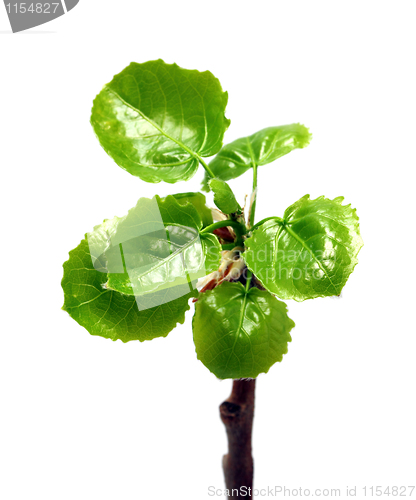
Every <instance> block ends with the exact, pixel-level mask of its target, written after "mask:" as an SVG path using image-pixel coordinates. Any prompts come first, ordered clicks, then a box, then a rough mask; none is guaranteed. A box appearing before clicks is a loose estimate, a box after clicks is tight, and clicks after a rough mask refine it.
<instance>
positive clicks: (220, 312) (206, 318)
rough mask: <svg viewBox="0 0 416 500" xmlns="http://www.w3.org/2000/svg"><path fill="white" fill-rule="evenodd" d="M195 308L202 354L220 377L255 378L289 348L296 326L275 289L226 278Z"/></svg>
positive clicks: (196, 337) (196, 334) (197, 344)
mask: <svg viewBox="0 0 416 500" xmlns="http://www.w3.org/2000/svg"><path fill="white" fill-rule="evenodd" d="M195 306H196V307H195V315H194V318H193V336H194V342H195V347H196V353H197V357H198V359H199V360H200V361H202V363H203V364H204V365H205V366H206V367H207V368H208V369H209V370H210V371H211V372H212V373H214V374H215V375H216V376H217V377H218V378H220V379H226V378H233V379H236V378H255V377H257V375H259V373H267V372H268V370H269V368H270V367H271V366H272V365H273V364H274V363H276V362H277V361H281V360H282V358H283V354H285V353H286V352H287V343H288V342H290V341H291V337H290V334H289V332H290V330H291V329H292V328H293V327H294V326H295V324H294V323H293V321H292V320H291V319H290V318H289V317H288V316H287V309H286V304H284V303H283V302H280V301H279V300H277V299H276V298H275V297H274V296H273V295H271V294H270V293H268V292H266V291H261V290H259V289H258V288H251V289H250V290H249V291H248V292H246V290H245V289H244V287H243V286H242V285H241V283H229V282H224V283H223V284H221V285H220V286H219V287H217V288H214V289H213V290H211V291H207V292H204V293H201V294H200V295H199V298H198V301H197V302H196V304H195Z"/></svg>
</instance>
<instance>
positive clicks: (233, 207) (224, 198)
mask: <svg viewBox="0 0 416 500" xmlns="http://www.w3.org/2000/svg"><path fill="white" fill-rule="evenodd" d="M209 186H210V188H211V190H212V191H213V193H214V203H215V204H216V205H217V207H218V208H219V209H220V210H221V211H222V212H224V213H225V214H233V213H236V212H241V207H240V205H239V204H238V202H237V200H236V199H235V196H234V193H233V192H232V190H231V188H230V186H229V185H228V184H227V183H226V182H224V181H221V180H219V179H211V180H210V181H209Z"/></svg>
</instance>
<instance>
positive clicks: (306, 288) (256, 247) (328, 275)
mask: <svg viewBox="0 0 416 500" xmlns="http://www.w3.org/2000/svg"><path fill="white" fill-rule="evenodd" d="M342 201H343V198H342V197H339V198H335V199H334V200H328V199H327V198H324V197H323V196H321V197H319V198H317V199H315V200H311V199H310V198H309V195H306V196H304V197H303V198H301V199H300V200H299V201H297V202H296V203H294V204H293V205H291V206H290V207H289V208H288V209H287V210H286V212H285V215H284V221H281V220H280V221H279V220H271V221H267V222H265V223H264V224H263V225H261V226H260V227H259V228H258V229H255V230H254V232H253V236H252V237H251V238H249V239H247V240H246V242H245V243H246V248H247V250H246V252H245V253H244V260H245V261H246V263H247V265H248V267H249V268H250V269H251V270H252V271H253V272H254V274H255V275H256V276H257V278H258V279H259V280H260V281H261V282H262V284H263V286H264V287H265V288H266V289H267V290H269V291H270V292H272V293H275V294H276V295H278V296H279V297H280V298H282V299H295V300H298V301H302V300H305V299H312V298H315V297H326V296H331V295H339V294H340V293H341V290H342V288H343V286H344V285H345V283H346V282H347V279H348V277H349V275H350V274H351V273H352V271H353V269H354V267H355V265H356V264H357V254H358V252H359V250H360V248H361V247H362V245H363V243H362V239H361V236H360V233H359V224H358V216H357V215H356V211H355V209H352V208H351V206H350V205H345V206H344V205H342Z"/></svg>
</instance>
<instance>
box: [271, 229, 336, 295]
mask: <svg viewBox="0 0 416 500" xmlns="http://www.w3.org/2000/svg"><path fill="white" fill-rule="evenodd" d="M281 227H282V228H283V229H284V230H285V231H287V232H288V233H289V234H290V235H291V236H292V237H293V238H295V240H297V241H298V242H299V243H300V244H301V245H302V246H303V248H304V249H305V250H307V252H309V254H310V255H311V256H312V258H313V260H314V261H315V262H316V263H317V264H318V266H319V269H320V270H321V271H322V272H323V273H324V274H325V276H326V277H327V278H328V280H329V282H330V283H331V286H332V288H333V289H334V290H335V293H336V294H338V290H337V289H336V287H335V285H334V284H333V282H332V280H331V278H330V277H329V274H328V273H327V272H326V270H325V268H324V267H323V266H322V264H321V263H320V262H319V260H318V259H317V257H316V255H315V254H314V253H313V251H312V249H311V248H309V245H307V244H306V242H305V241H304V240H303V239H302V238H301V237H300V236H299V235H297V234H296V233H295V231H293V229H291V228H290V227H289V226H287V225H286V224H282V226H281Z"/></svg>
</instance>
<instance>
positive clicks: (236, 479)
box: [220, 379, 256, 498]
mask: <svg viewBox="0 0 416 500" xmlns="http://www.w3.org/2000/svg"><path fill="white" fill-rule="evenodd" d="M255 388H256V380H255V379H253V380H234V381H233V389H232V392H231V395H230V397H229V398H228V399H227V400H225V401H224V402H223V403H222V404H221V406H220V415H221V420H222V421H223V423H224V425H225V429H226V431H227V438H228V453H227V455H224V457H223V459H222V466H223V469H224V477H225V485H226V488H227V489H228V490H229V495H231V494H232V493H233V497H237V498H239V497H240V496H241V497H245V498H252V492H251V490H252V488H253V457H252V455H251V435H252V429H253V418H254V392H255ZM242 487H245V488H242ZM249 488H250V489H249ZM231 490H234V491H233V492H232V491H231Z"/></svg>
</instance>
